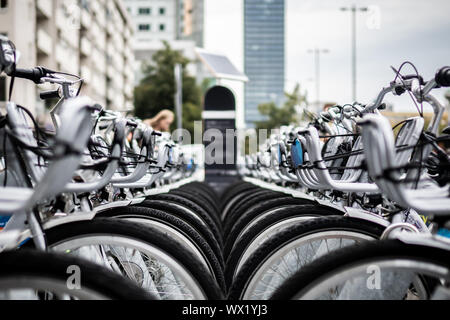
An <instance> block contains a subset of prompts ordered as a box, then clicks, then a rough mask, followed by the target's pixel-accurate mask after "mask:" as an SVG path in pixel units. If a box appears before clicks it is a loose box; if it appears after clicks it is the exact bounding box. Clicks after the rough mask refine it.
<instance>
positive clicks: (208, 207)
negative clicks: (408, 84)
mask: <svg viewBox="0 0 450 320" xmlns="http://www.w3.org/2000/svg"><path fill="white" fill-rule="evenodd" d="M170 194H174V195H178V196H180V197H183V198H186V199H187V200H189V201H192V202H194V203H195V204H197V205H198V206H200V207H201V208H202V209H203V210H205V211H206V212H207V213H208V214H209V216H210V217H211V218H212V219H213V220H214V222H215V224H216V226H218V227H219V230H221V229H222V223H221V222H220V218H219V214H218V209H217V207H215V204H213V203H212V200H211V199H209V198H208V196H207V195H205V194H202V193H199V192H194V191H187V190H173V191H170Z"/></svg>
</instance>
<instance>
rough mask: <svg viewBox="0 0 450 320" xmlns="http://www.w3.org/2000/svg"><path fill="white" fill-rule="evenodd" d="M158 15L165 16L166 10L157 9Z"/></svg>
mask: <svg viewBox="0 0 450 320" xmlns="http://www.w3.org/2000/svg"><path fill="white" fill-rule="evenodd" d="M159 14H160V15H162V16H163V15H165V14H166V8H159Z"/></svg>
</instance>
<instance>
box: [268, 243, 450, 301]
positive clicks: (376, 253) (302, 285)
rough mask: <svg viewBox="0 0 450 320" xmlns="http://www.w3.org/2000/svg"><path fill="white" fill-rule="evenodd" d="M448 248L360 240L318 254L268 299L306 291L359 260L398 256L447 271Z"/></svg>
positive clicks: (366, 260)
mask: <svg viewBox="0 0 450 320" xmlns="http://www.w3.org/2000/svg"><path fill="white" fill-rule="evenodd" d="M448 254H449V251H447V250H444V249H439V248H435V247H429V246H424V245H419V244H405V243H403V242H401V241H399V240H382V241H376V242H369V243H364V244H361V245H358V246H352V247H347V248H343V249H341V250H339V251H335V252H332V253H331V254H329V255H327V256H324V257H321V258H319V259H318V260H316V261H314V262H312V263H311V264H310V265H308V266H306V267H305V268H304V269H302V270H301V271H300V272H298V273H296V274H295V275H293V276H292V277H290V278H289V280H288V281H286V282H285V283H284V284H283V285H282V286H281V287H279V288H278V290H276V291H275V293H274V294H273V296H272V297H271V299H272V300H287V299H292V298H293V297H295V296H298V295H299V294H301V293H300V292H301V291H306V290H308V288H310V287H311V286H314V283H316V282H317V280H318V279H320V278H324V277H326V276H329V275H331V274H333V273H339V272H342V270H343V269H346V268H347V267H348V268H349V267H355V266H357V265H358V264H360V263H373V264H374V265H376V264H377V261H382V260H385V259H393V260H400V259H402V258H405V259H408V260H412V261H416V262H419V263H423V262H426V263H431V264H435V265H438V266H440V267H443V268H445V269H447V278H448V274H450V272H449V271H450V259H449V258H448Z"/></svg>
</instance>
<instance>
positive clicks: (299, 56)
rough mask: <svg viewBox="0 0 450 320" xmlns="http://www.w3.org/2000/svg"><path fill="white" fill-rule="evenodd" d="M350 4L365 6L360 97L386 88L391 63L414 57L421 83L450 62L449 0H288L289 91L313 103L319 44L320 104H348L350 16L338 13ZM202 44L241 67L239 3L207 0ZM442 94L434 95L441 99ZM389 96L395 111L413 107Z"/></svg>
mask: <svg viewBox="0 0 450 320" xmlns="http://www.w3.org/2000/svg"><path fill="white" fill-rule="evenodd" d="M353 3H356V4H357V5H358V6H365V7H369V9H370V10H369V12H360V13H358V16H357V57H358V63H357V72H358V74H357V92H358V94H357V99H358V101H359V102H361V103H368V102H370V101H372V100H373V99H374V98H375V97H376V96H377V94H378V92H379V91H380V90H381V89H382V87H383V86H387V85H389V82H390V81H392V80H393V79H394V77H395V75H394V73H393V71H392V70H391V68H390V66H391V65H392V66H394V67H398V66H399V65H400V64H401V63H402V62H403V61H406V60H408V61H411V62H413V63H414V64H415V66H416V67H417V69H418V71H419V73H420V74H421V75H423V76H424V78H425V80H429V79H431V78H432V77H433V76H434V74H435V72H436V71H437V70H438V69H439V68H440V67H442V66H445V65H450V19H449V14H450V1H448V0H426V1H425V0H358V1H349V0H286V32H285V37H286V67H285V68H286V70H285V72H286V90H288V91H289V90H292V88H293V87H294V86H295V84H296V83H300V85H301V87H302V88H303V89H304V90H306V91H307V92H308V96H309V99H310V101H315V99H316V90H315V87H316V85H315V81H316V79H315V67H314V58H313V55H312V54H310V53H308V50H309V49H313V48H323V49H328V50H329V53H326V54H323V55H321V57H320V65H321V72H320V93H321V95H320V99H321V101H324V102H325V101H326V102H332V103H340V104H344V103H350V102H353V101H351V100H352V89H351V84H352V77H351V18H350V15H351V14H350V13H349V12H342V11H340V10H339V9H340V8H341V7H345V6H350V5H352V4H353ZM377 17H378V18H377ZM205 48H206V49H208V50H211V51H215V52H221V53H224V54H226V55H227V56H228V57H229V58H230V60H231V61H232V62H233V63H234V64H236V66H237V67H238V68H239V69H240V70H243V0H226V1H223V0H205ZM405 73H412V70H411V69H405ZM234 90H235V91H236V93H237V95H238V96H239V97H238V100H239V101H242V98H241V95H242V94H243V87H242V86H239V85H234ZM445 92H446V89H439V90H437V92H436V96H437V97H438V99H439V100H440V101H442V102H445V99H444V93H445ZM386 101H387V102H390V103H392V104H393V105H394V108H395V110H396V111H411V112H413V111H414V110H415V107H414V106H413V105H412V103H411V102H410V98H409V97H407V96H406V95H405V96H404V97H393V96H389V98H388V99H387V100H386ZM430 110H431V108H429V107H428V108H427V109H426V110H425V111H430Z"/></svg>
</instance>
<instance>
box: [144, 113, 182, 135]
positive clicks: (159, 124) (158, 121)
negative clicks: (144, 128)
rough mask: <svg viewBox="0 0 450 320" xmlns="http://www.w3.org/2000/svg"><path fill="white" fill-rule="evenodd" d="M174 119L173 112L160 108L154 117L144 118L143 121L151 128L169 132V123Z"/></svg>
mask: <svg viewBox="0 0 450 320" xmlns="http://www.w3.org/2000/svg"><path fill="white" fill-rule="evenodd" d="M174 120H175V114H174V113H173V112H172V111H170V110H167V109H165V110H162V111H160V112H159V113H158V114H157V115H156V116H155V117H153V118H151V119H146V120H144V123H145V124H147V125H149V126H151V127H152V128H153V130H156V131H160V132H169V131H170V125H171V124H172V123H173V121H174Z"/></svg>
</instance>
